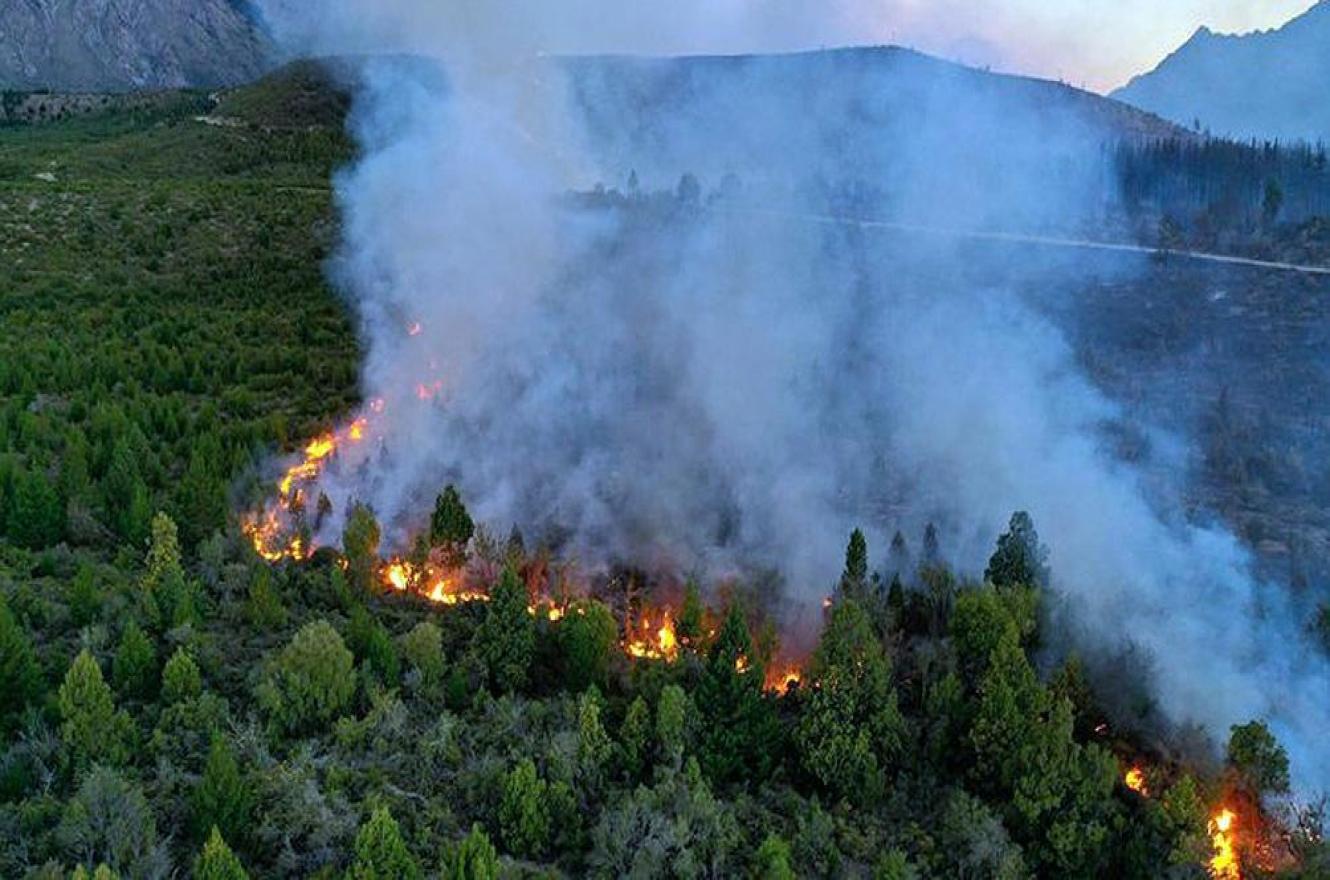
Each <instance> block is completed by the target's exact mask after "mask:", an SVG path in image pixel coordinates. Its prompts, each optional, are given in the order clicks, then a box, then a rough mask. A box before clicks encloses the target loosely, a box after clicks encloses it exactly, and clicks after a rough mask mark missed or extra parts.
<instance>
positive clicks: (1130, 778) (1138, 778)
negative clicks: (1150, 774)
mask: <svg viewBox="0 0 1330 880" xmlns="http://www.w3.org/2000/svg"><path fill="white" fill-rule="evenodd" d="M1122 781H1123V783H1124V784H1126V786H1127V788H1129V789H1131V790H1132V791H1134V792H1136V793H1137V794H1139V795H1140V796H1141V797H1149V796H1150V788H1149V786H1148V785H1147V784H1146V782H1145V771H1144V770H1142V769H1141V768H1140V767H1132V768H1131V769H1130V770H1128V771H1127V775H1126V776H1125V777H1123V780H1122Z"/></svg>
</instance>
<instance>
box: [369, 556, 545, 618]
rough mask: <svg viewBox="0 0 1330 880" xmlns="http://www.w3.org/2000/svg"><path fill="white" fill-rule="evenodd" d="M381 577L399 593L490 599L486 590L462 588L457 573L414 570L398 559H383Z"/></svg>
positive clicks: (455, 600) (451, 601) (442, 599)
mask: <svg viewBox="0 0 1330 880" xmlns="http://www.w3.org/2000/svg"><path fill="white" fill-rule="evenodd" d="M381 577H382V579H383V583H384V585H385V586H387V587H389V588H391V589H394V590H396V591H397V592H399V593H408V592H414V593H417V594H418V595H420V596H423V597H424V598H426V599H428V600H429V601H431V602H434V603H437V604H439V605H462V604H464V603H468V602H488V601H489V599H490V597H489V595H488V594H486V593H482V592H479V591H476V590H467V589H464V588H463V587H462V586H461V576H460V575H458V574H456V573H451V572H432V571H429V570H425V571H417V570H416V567H415V566H414V565H412V564H411V563H410V562H406V561H405V560H401V559H394V560H391V561H389V562H388V563H386V564H385V565H384V566H383V569H382V572H381ZM532 613H533V614H534V613H535V611H534V610H532Z"/></svg>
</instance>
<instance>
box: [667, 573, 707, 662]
mask: <svg viewBox="0 0 1330 880" xmlns="http://www.w3.org/2000/svg"><path fill="white" fill-rule="evenodd" d="M705 617H706V608H705V607H704V606H703V604H702V594H701V593H700V592H699V591H698V589H697V584H695V583H693V582H692V581H691V580H690V581H689V582H688V584H687V586H685V587H684V591H683V604H682V605H681V606H680V607H679V619H678V620H676V621H675V623H674V634H675V635H676V636H677V637H678V639H679V644H681V645H683V646H684V647H685V648H688V649H690V650H693V651H696V650H698V649H699V648H700V647H701V645H702V638H703V636H704V635H705V625H706V621H705Z"/></svg>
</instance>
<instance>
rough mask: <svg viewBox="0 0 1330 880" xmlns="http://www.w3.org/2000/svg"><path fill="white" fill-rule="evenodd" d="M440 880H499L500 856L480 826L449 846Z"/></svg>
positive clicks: (473, 828)
mask: <svg viewBox="0 0 1330 880" xmlns="http://www.w3.org/2000/svg"><path fill="white" fill-rule="evenodd" d="M439 880H499V854H498V853H497V852H496V851H495V849H494V844H492V843H490V839H489V836H488V835H487V834H485V831H484V829H482V828H481V827H480V826H479V825H472V826H471V833H470V834H468V835H467V836H466V837H464V838H462V840H460V841H459V842H457V843H455V844H452V845H451V846H449V847H448V848H447V850H446V852H445V853H444V858H443V866H442V869H441V870H440V878H439Z"/></svg>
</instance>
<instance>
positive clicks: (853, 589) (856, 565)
mask: <svg viewBox="0 0 1330 880" xmlns="http://www.w3.org/2000/svg"><path fill="white" fill-rule="evenodd" d="M840 592H841V595H842V596H845V597H846V598H849V599H854V600H855V601H863V600H864V599H865V598H866V597H867V595H868V541H867V539H865V538H864V533H863V532H862V531H860V530H859V529H855V530H854V531H853V532H851V533H850V543H849V545H848V546H847V547H846V548H845V571H844V572H843V573H842V574H841V577H840Z"/></svg>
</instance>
